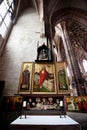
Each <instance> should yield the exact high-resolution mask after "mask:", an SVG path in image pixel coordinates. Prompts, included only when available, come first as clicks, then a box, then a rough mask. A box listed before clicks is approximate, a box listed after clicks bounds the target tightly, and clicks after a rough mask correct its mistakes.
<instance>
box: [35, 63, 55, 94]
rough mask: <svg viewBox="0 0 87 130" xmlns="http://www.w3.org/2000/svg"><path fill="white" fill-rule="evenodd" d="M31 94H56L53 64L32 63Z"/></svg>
mask: <svg viewBox="0 0 87 130" xmlns="http://www.w3.org/2000/svg"><path fill="white" fill-rule="evenodd" d="M32 93H33V94H57V90H56V79H55V66H54V64H53V63H34V68H33V82H32Z"/></svg>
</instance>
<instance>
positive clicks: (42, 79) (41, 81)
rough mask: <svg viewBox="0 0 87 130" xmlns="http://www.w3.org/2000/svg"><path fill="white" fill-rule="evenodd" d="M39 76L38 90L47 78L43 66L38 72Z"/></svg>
mask: <svg viewBox="0 0 87 130" xmlns="http://www.w3.org/2000/svg"><path fill="white" fill-rule="evenodd" d="M39 74H40V88H41V87H42V84H43V82H44V81H45V80H47V78H48V72H47V70H46V67H45V66H43V67H42V69H41V71H40V73H39Z"/></svg>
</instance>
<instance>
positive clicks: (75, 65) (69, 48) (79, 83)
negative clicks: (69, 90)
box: [62, 23, 85, 95]
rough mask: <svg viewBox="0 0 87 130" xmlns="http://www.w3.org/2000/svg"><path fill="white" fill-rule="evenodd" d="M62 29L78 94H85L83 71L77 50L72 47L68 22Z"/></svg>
mask: <svg viewBox="0 0 87 130" xmlns="http://www.w3.org/2000/svg"><path fill="white" fill-rule="evenodd" d="M62 29H63V35H64V39H65V42H66V43H65V44H66V46H67V51H68V55H69V56H68V58H69V61H70V65H71V68H72V72H73V77H74V80H75V83H76V89H77V94H78V95H84V93H85V92H84V90H83V89H82V84H83V79H82V76H81V72H80V69H79V66H78V62H77V59H76V56H75V51H74V49H73V47H72V43H71V41H70V39H69V35H68V31H67V28H66V23H63V24H62Z"/></svg>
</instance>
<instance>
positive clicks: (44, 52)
mask: <svg viewBox="0 0 87 130" xmlns="http://www.w3.org/2000/svg"><path fill="white" fill-rule="evenodd" d="M39 61H40V62H41V61H43V62H46V61H47V62H49V61H51V52H50V50H49V48H48V47H47V46H46V45H45V43H43V45H42V46H40V47H38V49H37V60H36V62H39Z"/></svg>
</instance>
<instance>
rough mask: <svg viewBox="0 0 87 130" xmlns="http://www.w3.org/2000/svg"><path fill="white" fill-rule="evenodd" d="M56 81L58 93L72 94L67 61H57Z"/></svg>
mask: <svg viewBox="0 0 87 130" xmlns="http://www.w3.org/2000/svg"><path fill="white" fill-rule="evenodd" d="M55 66H56V82H57V90H58V94H70V88H69V79H68V75H67V72H66V63H65V62H56V63H55Z"/></svg>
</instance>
